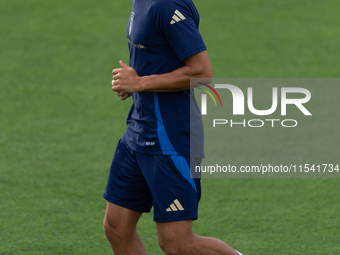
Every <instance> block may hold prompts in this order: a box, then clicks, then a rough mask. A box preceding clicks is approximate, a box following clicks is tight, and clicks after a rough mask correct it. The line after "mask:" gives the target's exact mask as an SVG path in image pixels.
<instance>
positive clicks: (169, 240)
mask: <svg viewBox="0 0 340 255" xmlns="http://www.w3.org/2000/svg"><path fill="white" fill-rule="evenodd" d="M198 24H199V15H198V12H197V10H196V8H195V6H194V4H193V3H192V1H191V0H134V1H133V8H132V12H131V15H130V19H129V22H128V27H127V31H126V35H127V41H128V46H129V51H130V60H129V65H127V64H125V63H123V62H122V61H120V62H119V64H120V66H121V67H120V68H117V69H114V70H113V71H112V73H113V79H112V90H113V91H115V92H116V94H117V95H118V96H119V97H120V99H122V100H125V99H126V98H128V97H129V96H132V97H133V105H132V107H131V110H130V112H129V115H128V118H127V129H126V131H125V133H124V135H123V136H122V138H121V139H120V141H119V143H118V145H117V148H116V152H115V155H114V158H113V161H112V165H111V170H110V175H109V179H108V183H107V186H106V189H105V192H104V198H105V199H106V200H107V201H108V202H107V209H106V214H105V218H104V229H105V233H106V236H107V238H108V240H109V242H110V244H111V247H112V249H113V251H114V253H115V254H116V255H145V254H147V252H146V250H145V248H144V246H143V244H142V242H141V239H140V238H139V236H138V234H137V231H136V225H137V222H138V220H139V218H140V216H141V214H142V213H143V212H150V210H151V207H152V206H153V207H154V220H155V221H156V223H157V230H158V238H159V244H160V246H161V248H162V249H163V250H164V252H165V253H166V254H168V255H170V254H180V255H189V254H190V255H191V254H192V255H201V254H202V255H239V254H241V253H239V252H237V251H235V250H234V249H232V248H230V247H229V246H228V245H227V244H226V243H224V242H222V241H221V240H218V239H215V238H210V237H201V236H196V235H194V234H193V233H192V230H191V229H192V221H193V220H196V219H197V207H198V202H199V199H200V196H201V186H200V179H199V178H195V179H193V178H192V176H191V174H190V164H194V165H197V164H200V161H201V158H203V157H204V153H203V151H202V150H201V148H202V147H201V146H199V145H197V146H196V147H195V146H192V148H191V150H190V139H192V137H190V125H192V123H190V108H192V110H193V112H194V113H195V112H196V113H198V114H199V109H198V107H197V104H196V102H195V99H194V98H193V97H192V96H191V94H190V78H212V75H213V71H212V67H211V63H210V60H209V56H208V53H207V51H206V47H205V45H204V42H203V40H202V37H201V35H200V33H199V31H198ZM195 125H197V129H199V130H200V129H202V125H201V123H198V124H195ZM195 128H196V126H195ZM198 144H199V142H198Z"/></svg>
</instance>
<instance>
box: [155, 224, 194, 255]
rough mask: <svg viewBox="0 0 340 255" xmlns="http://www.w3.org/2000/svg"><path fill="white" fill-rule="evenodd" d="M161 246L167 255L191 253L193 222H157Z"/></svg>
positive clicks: (187, 254) (186, 254)
mask: <svg viewBox="0 0 340 255" xmlns="http://www.w3.org/2000/svg"><path fill="white" fill-rule="evenodd" d="M157 226H158V241H159V246H160V247H161V248H162V250H163V251H164V252H165V253H166V254H167V255H179V254H181V255H189V254H192V251H193V249H192V248H193V237H194V236H193V234H192V232H191V223H189V224H187V223H185V222H173V223H163V224H157Z"/></svg>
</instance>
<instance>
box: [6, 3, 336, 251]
mask: <svg viewBox="0 0 340 255" xmlns="http://www.w3.org/2000/svg"><path fill="white" fill-rule="evenodd" d="M194 3H195V5H196V7H197V9H198V11H199V13H200V16H201V23H200V31H201V34H202V36H203V38H204V41H205V43H206V45H207V48H208V52H209V55H210V58H211V62H212V65H213V68H214V76H215V77H220V78H223V77H232V78H257V77H261V78H335V77H339V65H340V58H339V55H340V48H339V45H340V16H339V15H338V10H339V9H340V2H339V1H338V0H325V1H317V0H308V1H307V0H294V1H293V0H275V1H274V0H258V1H250V0H237V1H236V0H228V1H226V0H210V1H205V0H194ZM131 7H132V1H129V0H124V1H119V0H110V1H108V0H102V1H90V0H67V1H66V0H59V1H56V0H50V1H41V0H30V1H27V0H2V1H0V88H1V90H0V254H1V255H5V254H6V255H10V254H32V255H33V254H64V255H65V254H96V255H97V254H112V252H111V249H110V246H109V243H108V242H107V241H106V238H105V235H104V233H103V230H102V220H103V216H104V211H105V206H106V201H105V200H104V199H103V198H102V193H103V190H104V188H105V185H106V181H107V176H108V172H109V168H110V163H111V160H112V156H113V153H114V150H115V147H116V143H117V141H118V140H119V138H120V137H121V135H122V134H123V132H124V130H125V119H126V116H127V113H128V110H129V108H130V106H131V104H132V101H131V99H129V100H126V101H124V102H122V101H120V100H119V99H118V97H117V96H116V95H115V94H114V93H113V92H112V91H111V77H112V74H111V71H112V69H113V68H116V67H118V66H119V64H118V61H119V60H123V61H124V62H128V47H127V41H126V38H125V31H126V26H127V22H128V19H129V15H130V11H131ZM335 142H339V141H335ZM316 146H317V145H316ZM202 183H203V196H202V200H201V203H200V207H199V218H200V220H198V221H197V222H195V224H194V230H195V233H196V234H199V235H209V236H214V237H218V238H220V239H222V240H224V241H226V242H228V243H229V244H230V245H231V246H233V247H235V248H236V249H238V250H240V251H241V252H242V253H244V254H245V255H248V254H249V255H250V254H255V255H258V254H261V255H272V254H275V255H287V254H294V255H302V254H315V255H317V254H320V255H321V254H322V255H324V254H327V255H338V254H340V244H339V239H340V233H339V229H340V220H339V215H340V201H339V199H338V198H339V195H340V190H339V184H340V183H339V179H204V180H202ZM152 217H153V215H152V213H150V214H145V215H144V216H143V217H142V218H141V221H140V223H139V225H138V229H139V233H140V236H141V238H142V240H143V242H144V243H145V246H146V248H147V250H148V252H149V254H152V255H158V254H163V252H162V251H161V250H160V248H159V247H158V241H157V232H156V226H155V223H154V222H153V221H152Z"/></svg>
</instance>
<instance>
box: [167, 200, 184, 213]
mask: <svg viewBox="0 0 340 255" xmlns="http://www.w3.org/2000/svg"><path fill="white" fill-rule="evenodd" d="M178 210H179V211H184V208H183V206H182V205H181V203H180V202H179V201H178V199H176V200H174V202H173V203H172V204H171V205H170V206H169V207H168V209H166V211H167V212H176V211H178Z"/></svg>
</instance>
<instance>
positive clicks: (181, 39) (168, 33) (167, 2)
mask: <svg viewBox="0 0 340 255" xmlns="http://www.w3.org/2000/svg"><path fill="white" fill-rule="evenodd" d="M156 2H157V3H156V4H155V5H154V6H153V7H154V9H153V11H154V13H153V14H154V15H155V22H156V24H155V25H156V27H157V29H158V30H159V32H160V33H162V34H163V36H164V37H165V38H166V40H167V42H168V43H169V44H170V46H171V48H172V49H173V50H174V52H175V53H176V55H177V57H178V58H179V60H181V61H182V60H184V59H186V58H188V57H190V56H192V55H194V54H196V53H199V52H201V51H204V50H206V47H205V44H204V42H203V39H202V36H201V34H200V33H199V31H198V24H199V14H198V12H197V10H196V8H195V6H194V4H193V3H192V2H191V1H183V0H182V1H178V0H177V1H175V0H160V1H156Z"/></svg>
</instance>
